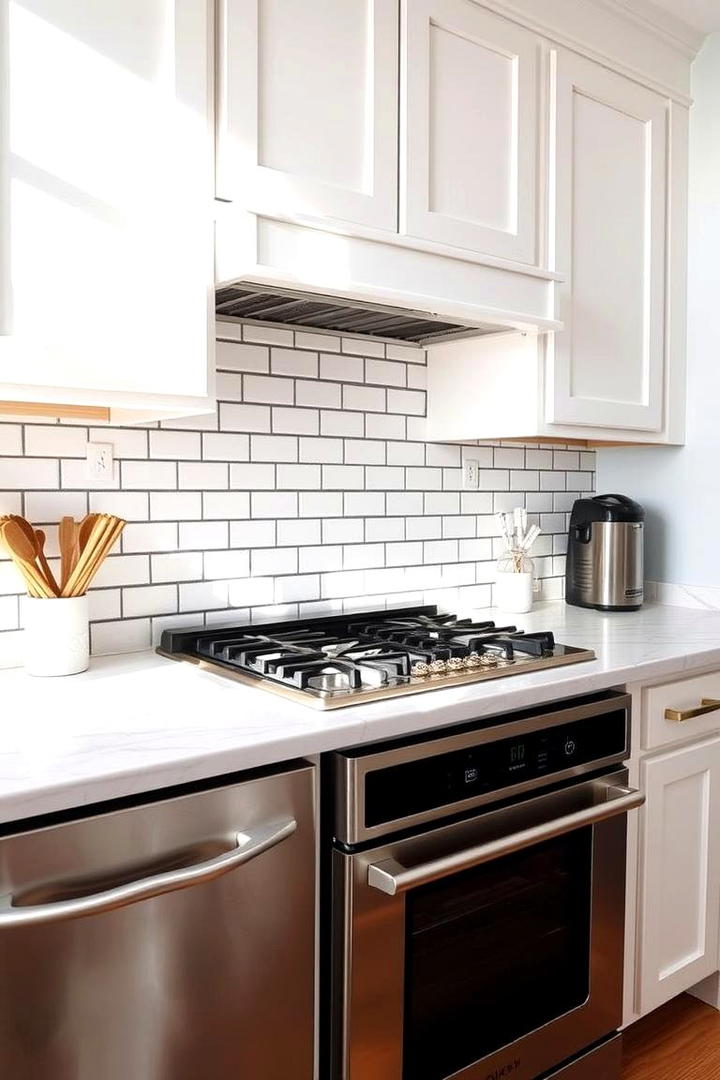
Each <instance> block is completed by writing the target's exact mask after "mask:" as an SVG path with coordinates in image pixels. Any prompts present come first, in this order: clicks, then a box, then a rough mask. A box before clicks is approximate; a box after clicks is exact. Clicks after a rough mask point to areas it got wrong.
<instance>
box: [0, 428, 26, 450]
mask: <svg viewBox="0 0 720 1080" xmlns="http://www.w3.org/2000/svg"><path fill="white" fill-rule="evenodd" d="M0 454H3V455H7V454H18V455H19V454H22V427H21V425H20V424H0Z"/></svg>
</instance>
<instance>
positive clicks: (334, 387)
mask: <svg viewBox="0 0 720 1080" xmlns="http://www.w3.org/2000/svg"><path fill="white" fill-rule="evenodd" d="M341 389H342V388H341V386H340V385H339V383H332V382H320V381H319V380H318V379H315V380H314V381H313V382H308V381H305V380H303V379H298V381H297V382H296V383H295V404H296V405H319V406H320V407H321V408H323V409H339V408H340V405H341Z"/></svg>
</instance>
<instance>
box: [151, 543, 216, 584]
mask: <svg viewBox="0 0 720 1080" xmlns="http://www.w3.org/2000/svg"><path fill="white" fill-rule="evenodd" d="M202 572H203V557H202V552H200V551H179V552H171V553H169V554H167V555H151V556H150V573H151V575H152V579H153V581H154V582H163V581H197V580H198V579H199V578H201V577H202Z"/></svg>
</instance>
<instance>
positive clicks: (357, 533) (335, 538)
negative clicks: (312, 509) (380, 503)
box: [317, 517, 383, 544]
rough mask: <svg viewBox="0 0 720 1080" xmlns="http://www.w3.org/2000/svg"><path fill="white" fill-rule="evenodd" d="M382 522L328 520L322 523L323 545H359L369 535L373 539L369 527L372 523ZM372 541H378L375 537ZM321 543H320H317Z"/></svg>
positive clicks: (356, 519)
mask: <svg viewBox="0 0 720 1080" xmlns="http://www.w3.org/2000/svg"><path fill="white" fill-rule="evenodd" d="M375 520H377V521H379V522H380V521H382V520H383V519H382V518H377V519H375V518H368V520H367V522H365V521H364V520H363V519H362V518H343V517H340V518H326V519H325V520H324V521H323V522H322V542H323V544H358V543H360V542H361V541H362V540H363V538H364V537H365V536H366V535H367V538H368V539H371V537H370V533H369V531H368V525H369V524H370V522H372V521H375ZM372 539H375V540H378V539H379V537H377V536H375V537H373V538H372ZM317 542H318V543H319V541H317Z"/></svg>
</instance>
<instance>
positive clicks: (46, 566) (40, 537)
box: [34, 529, 60, 596]
mask: <svg viewBox="0 0 720 1080" xmlns="http://www.w3.org/2000/svg"><path fill="white" fill-rule="evenodd" d="M34 532H35V541H36V544H35V547H36V550H37V557H38V559H39V560H40V565H41V567H42V568H43V572H44V574H45V577H46V578H47V581H48V585H49V586H50V588H51V589H52V591H53V592H54V593H55V595H56V596H59V595H60V587H59V585H58V583H57V581H56V580H55V575H54V574H53V572H52V570H51V569H50V563H49V562H48V561H47V558H46V556H45V541H46V540H47V537H46V535H45V533H44V532H43V531H42V529H35V530H34Z"/></svg>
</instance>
